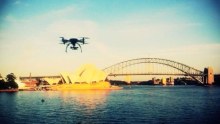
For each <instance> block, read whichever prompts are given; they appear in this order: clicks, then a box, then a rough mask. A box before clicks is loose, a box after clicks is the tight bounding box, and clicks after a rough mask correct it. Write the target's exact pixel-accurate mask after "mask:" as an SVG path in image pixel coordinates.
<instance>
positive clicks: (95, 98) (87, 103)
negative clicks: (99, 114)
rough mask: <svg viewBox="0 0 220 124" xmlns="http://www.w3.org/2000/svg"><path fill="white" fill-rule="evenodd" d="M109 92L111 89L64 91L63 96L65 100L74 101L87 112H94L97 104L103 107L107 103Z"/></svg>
mask: <svg viewBox="0 0 220 124" xmlns="http://www.w3.org/2000/svg"><path fill="white" fill-rule="evenodd" d="M109 92H110V91H109V90H75V91H62V92H61V97H62V100H63V101H64V102H70V101H71V102H74V103H75V104H76V105H77V106H78V107H79V108H83V109H85V110H86V112H92V110H94V109H96V107H97V106H99V107H102V105H103V104H105V102H106V98H107V95H108V93H109ZM70 98H71V99H70Z"/></svg>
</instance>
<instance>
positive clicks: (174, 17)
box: [0, 0, 220, 76]
mask: <svg viewBox="0 0 220 124" xmlns="http://www.w3.org/2000/svg"><path fill="white" fill-rule="evenodd" d="M0 6H1V9H0V57H1V62H0V68H1V70H0V73H1V74H2V76H5V75H6V74H9V73H11V72H13V73H15V75H17V76H27V75H29V73H32V75H57V74H59V73H60V72H62V71H74V70H75V69H76V68H77V67H79V66H80V65H82V64H86V63H93V64H95V65H97V67H99V68H101V69H103V68H105V67H108V66H110V65H113V64H115V63H118V62H121V61H125V60H130V59H135V58H147V57H151V58H164V59H170V60H174V61H177V62H180V63H183V64H186V65H189V66H191V67H194V68H196V69H199V70H201V71H203V69H204V68H205V67H207V66H212V67H213V68H214V73H220V64H219V61H220V54H219V53H220V35H219V34H220V23H219V21H220V9H219V2H218V1H215V0H213V1H209V0H201V1H196V0H183V1H176V0H167V1H162V0H156V1H152V0H137V1H127V0H120V1H118V0H113V1H102V0H94V1H89V0H82V1H78V0H72V1H60V0H53V1H43V0H33V1H32V0H30V1H29V0H27V1H23V0H14V1H7V2H6V1H1V4H0ZM61 36H63V37H65V38H72V37H83V36H85V37H89V38H90V39H88V40H87V41H88V43H89V44H87V45H84V46H83V48H82V49H83V52H82V53H81V52H80V51H72V50H69V51H68V53H66V52H65V46H64V45H62V44H59V43H60V40H61V39H60V37H61Z"/></svg>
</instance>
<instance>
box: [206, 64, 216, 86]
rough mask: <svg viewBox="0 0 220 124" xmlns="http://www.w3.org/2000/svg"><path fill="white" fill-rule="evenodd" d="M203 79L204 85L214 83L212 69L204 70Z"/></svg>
mask: <svg viewBox="0 0 220 124" xmlns="http://www.w3.org/2000/svg"><path fill="white" fill-rule="evenodd" d="M204 75H205V76H204V78H203V80H204V81H203V82H204V84H205V85H212V83H214V72H213V69H212V67H208V68H205V69H204Z"/></svg>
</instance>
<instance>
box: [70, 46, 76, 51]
mask: <svg viewBox="0 0 220 124" xmlns="http://www.w3.org/2000/svg"><path fill="white" fill-rule="evenodd" d="M70 48H71V49H72V50H77V49H78V47H70Z"/></svg>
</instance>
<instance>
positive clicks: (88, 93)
mask: <svg viewBox="0 0 220 124" xmlns="http://www.w3.org/2000/svg"><path fill="white" fill-rule="evenodd" d="M219 94H220V87H198V86H172V87H163V86H132V87H131V88H129V87H125V88H124V89H123V90H97V91H96V90H77V91H63V92H61V91H35V92H31V91H24V92H16V93H0V122H1V123H4V124H5V123H6V124H7V123H10V124H11V123H22V124H23V123H26V124H30V123H47V124H48V123H49V124H54V123H59V124H63V123H164V124H167V123H168V124H170V123H220V120H219V119H218V116H219V113H220V104H219V103H220V95H219ZM42 99H43V100H44V102H42V101H41V100H42Z"/></svg>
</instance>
